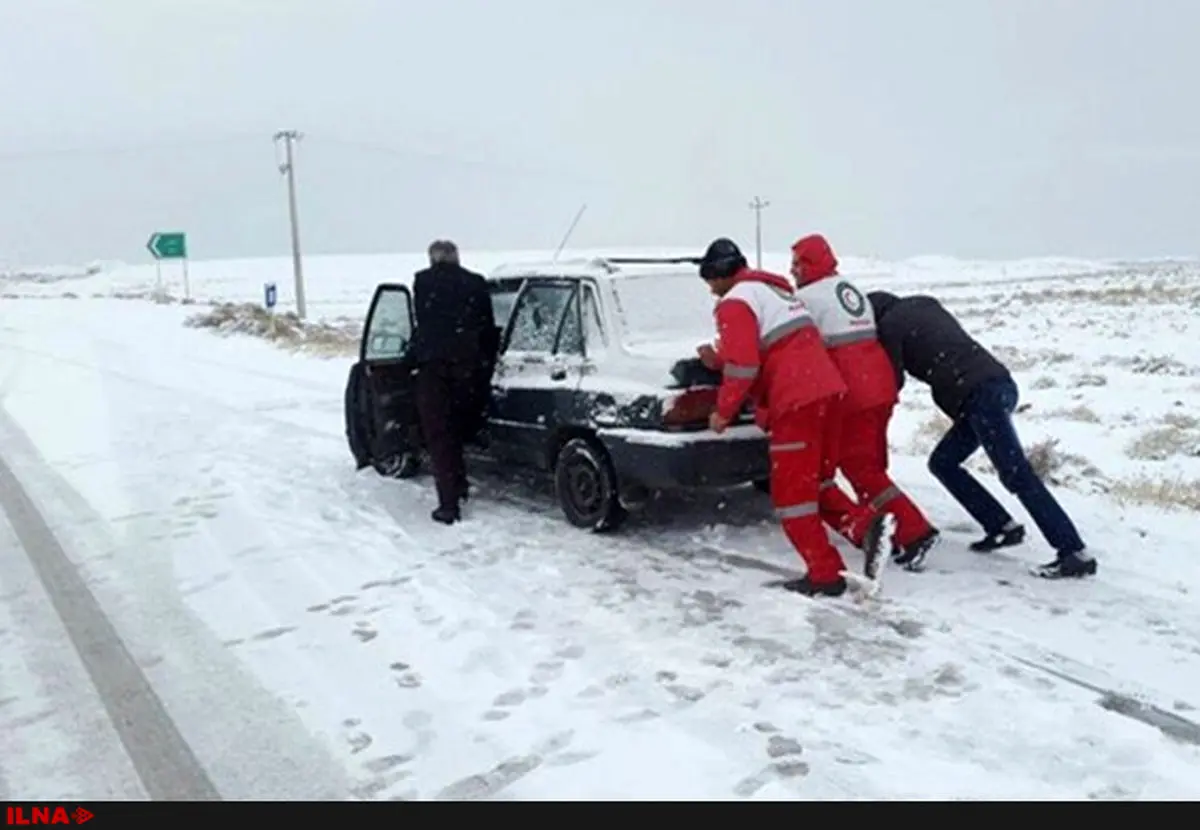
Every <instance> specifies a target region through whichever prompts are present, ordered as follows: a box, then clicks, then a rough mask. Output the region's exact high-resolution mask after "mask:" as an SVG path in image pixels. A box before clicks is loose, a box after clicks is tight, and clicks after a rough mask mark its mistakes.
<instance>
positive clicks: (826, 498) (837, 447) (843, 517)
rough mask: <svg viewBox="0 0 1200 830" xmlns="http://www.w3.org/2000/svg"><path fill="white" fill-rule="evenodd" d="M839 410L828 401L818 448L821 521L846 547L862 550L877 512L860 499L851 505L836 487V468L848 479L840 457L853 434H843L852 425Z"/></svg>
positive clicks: (838, 403) (838, 402) (837, 404)
mask: <svg viewBox="0 0 1200 830" xmlns="http://www.w3.org/2000/svg"><path fill="white" fill-rule="evenodd" d="M843 406H844V405H843V403H842V400H841V399H838V400H836V401H832V402H831V403H830V404H829V408H828V412H827V414H826V419H825V430H824V441H823V443H822V447H821V453H822V465H821V499H820V502H821V520H822V521H823V522H825V524H827V525H829V526H830V527H832V528H833V529H834V530H836V531H837V532H838V533H839V534H840V535H841V536H842V537H843V538H845V539H846V540H847V541H848V542H850V544H852V545H854V546H855V547H862V544H863V537H865V536H866V534H867V526H868V525H869V524H870V523H871V519H873V518H875V515H876V512H877V511H876V509H875V508H874V506H872V505H868V504H867V503H866V502H867V500H866V499H863V498H862V497H861V496H860V497H859V502H855V501H854V499H852V498H850V497H849V496H848V495H846V493H845V491H843V490H842V488H841V487H840V486H838V483H837V471H838V469H839V468H841V470H842V472H843V474H845V475H846V477H847V478H849V477H850V476H849V473H847V472H846V468H845V461H844V457H845V452H846V449H847V445H848V443H849V442H850V441H852V440H853V439H854V433H852V432H849V431H848V430H847V425H848V424H850V425H851V426H852V425H853V424H852V423H851V422H849V421H848V420H847V419H846V417H845V416H844V415H843V412H844V408H843ZM885 427H886V424H885ZM885 449H886V444H885ZM851 484H853V482H851Z"/></svg>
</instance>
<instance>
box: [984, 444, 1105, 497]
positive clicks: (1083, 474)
mask: <svg viewBox="0 0 1200 830" xmlns="http://www.w3.org/2000/svg"><path fill="white" fill-rule="evenodd" d="M1025 456H1026V457H1027V458H1028V459H1029V464H1030V466H1031V467H1033V471H1034V472H1035V473H1037V475H1038V478H1040V479H1041V480H1042V481H1044V482H1046V483H1047V484H1052V485H1054V486H1055V487H1066V486H1071V485H1078V484H1086V485H1087V486H1088V488H1089V489H1091V490H1093V491H1097V492H1107V490H1108V486H1109V485H1108V483H1107V479H1106V478H1105V475H1104V473H1102V472H1101V471H1100V470H1099V468H1097V467H1096V465H1094V464H1092V462H1090V461H1088V460H1087V459H1086V458H1084V457H1083V456H1082V455H1076V454H1075V453H1069V452H1064V451H1063V450H1061V449H1059V445H1058V439H1057V438H1047V439H1046V440H1044V441H1038V442H1037V443H1035V444H1031V445H1029V446H1027V447H1026V448H1025ZM967 467H968V468H970V469H972V470H975V471H976V472H979V473H985V474H987V475H995V474H996V470H995V468H994V467H993V466H992V462H991V461H990V460H989V459H988V457H987V455H985V454H983V453H979V454H977V455H975V456H973V457H972V458H971V460H970V461H968V462H967Z"/></svg>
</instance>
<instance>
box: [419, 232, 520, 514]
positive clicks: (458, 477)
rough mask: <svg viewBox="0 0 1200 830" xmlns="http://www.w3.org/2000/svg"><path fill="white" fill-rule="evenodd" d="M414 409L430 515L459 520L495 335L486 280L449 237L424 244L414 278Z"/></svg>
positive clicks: (483, 411)
mask: <svg viewBox="0 0 1200 830" xmlns="http://www.w3.org/2000/svg"><path fill="white" fill-rule="evenodd" d="M413 305H414V306H415V309H414V310H415V316H416V323H417V325H416V331H415V332H414V336H413V344H412V354H413V356H414V359H415V361H416V364H417V367H418V368H417V410H418V412H419V414H420V419H421V433H422V436H423V437H424V439H425V446H426V448H427V449H428V451H429V460H430V463H431V464H432V465H433V476H434V480H435V482H436V484H437V496H438V507H437V509H436V510H434V511H433V519H434V520H435V521H438V522H442V523H443V524H453V523H454V522H456V521H458V520H459V519H460V518H462V512H461V508H462V502H463V501H465V500H466V498H467V491H468V483H467V470H466V462H465V460H464V459H463V445H464V444H465V443H466V441H468V440H470V438H471V436H472V435H473V434H474V433H475V432H477V431H478V430H479V428H480V427H481V426H482V423H483V418H484V417H485V416H486V408H487V403H488V394H489V391H490V388H491V379H492V371H493V369H494V368H495V363H496V352H497V348H498V345H499V343H498V337H497V330H496V323H495V318H494V317H493V312H492V296H491V292H490V291H489V290H488V284H487V281H486V280H485V279H484V278H483V277H482V276H480V275H479V274H476V273H474V272H473V271H468V270H467V269H465V268H463V267H462V266H461V265H460V264H459V259H458V248H457V246H455V244H454V243H453V242H450V241H447V240H437V241H436V242H434V243H433V244H432V245H430V246H429V267H428V268H426V269H425V270H424V271H418V272H417V274H416V276H415V277H414V279H413Z"/></svg>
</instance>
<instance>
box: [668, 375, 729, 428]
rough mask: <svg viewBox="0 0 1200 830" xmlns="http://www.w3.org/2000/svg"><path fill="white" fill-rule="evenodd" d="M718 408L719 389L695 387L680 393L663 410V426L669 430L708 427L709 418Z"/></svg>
mask: <svg viewBox="0 0 1200 830" xmlns="http://www.w3.org/2000/svg"><path fill="white" fill-rule="evenodd" d="M716 408H717V389H716V387H713V386H695V387H692V388H691V389H688V390H686V391H684V392H680V393H679V394H678V395H676V396H675V397H674V399H672V400H670V401H669V404H668V406H666V407H664V410H663V425H664V426H666V427H668V428H675V429H680V428H684V427H698V426H707V425H708V417H709V415H711V414H712V413H713V410H714V409H716Z"/></svg>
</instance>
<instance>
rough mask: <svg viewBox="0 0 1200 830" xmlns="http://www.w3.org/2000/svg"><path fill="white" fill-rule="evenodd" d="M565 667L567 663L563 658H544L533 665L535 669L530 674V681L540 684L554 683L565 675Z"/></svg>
mask: <svg viewBox="0 0 1200 830" xmlns="http://www.w3.org/2000/svg"><path fill="white" fill-rule="evenodd" d="M565 668H566V664H565V663H564V662H563V661H562V660H543V661H542V662H541V663H538V664H537V665H536V666H534V667H533V671H532V672H530V674H529V681H530V682H531V683H537V684H539V685H540V684H543V683H553V682H554V681H555V680H558V679H559V678H560V677H562V676H563V671H564V670H565Z"/></svg>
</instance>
